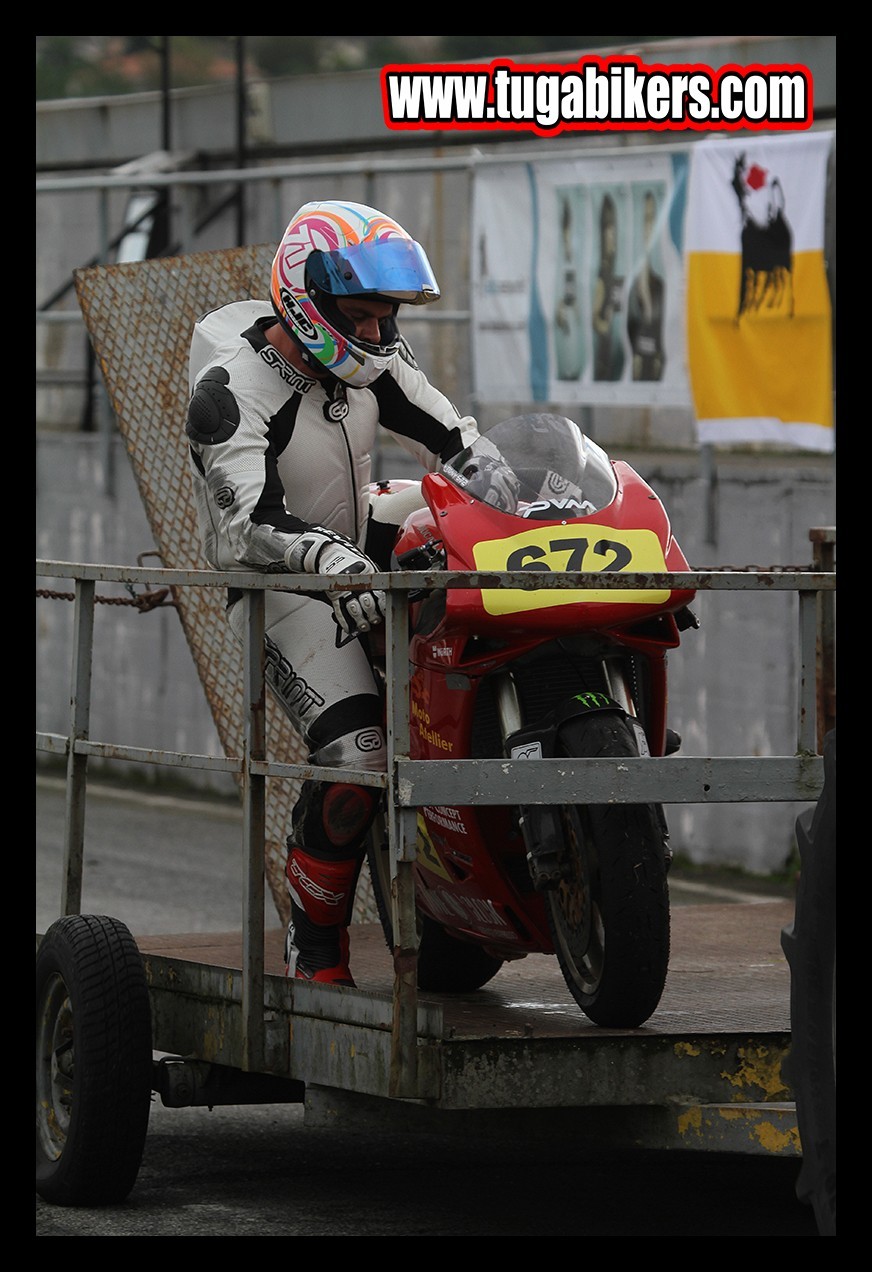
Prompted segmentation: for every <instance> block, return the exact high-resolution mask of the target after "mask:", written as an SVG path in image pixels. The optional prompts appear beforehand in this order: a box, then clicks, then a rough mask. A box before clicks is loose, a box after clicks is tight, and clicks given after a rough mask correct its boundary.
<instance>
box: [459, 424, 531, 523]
mask: <svg viewBox="0 0 872 1272" xmlns="http://www.w3.org/2000/svg"><path fill="white" fill-rule="evenodd" d="M461 476H462V477H465V478H466V480H467V483H468V485H469V489H470V491H471V492H472V493H473V494H474V495H475V496H476V497H477V498H478V499H480V500H481V501H482V503H486V504H489V505H490V506H491V507H492V508H497V509H499V511H500V512H514V511H515V509H516V508H517V506H518V493H519V491H520V487H521V483H520V482H519V480H518V477H517V475H516V473H515V472H514V470H513V469H512V468H511V467H510V466H509V465H508V464H507V463H506V461H505V460H504V459H503V457H502V455H501V454H500V452H499V451H498V450H497V448H496V446H494V444H493V442H491V441H490V440H489V439H487V438H481V439H480V440H479V441H478V442H477V443H476V446H475V453H474V454H473V455H472V457H471V459H469V460H468V461H467V463H465V464H464V465H463V468H462V469H461Z"/></svg>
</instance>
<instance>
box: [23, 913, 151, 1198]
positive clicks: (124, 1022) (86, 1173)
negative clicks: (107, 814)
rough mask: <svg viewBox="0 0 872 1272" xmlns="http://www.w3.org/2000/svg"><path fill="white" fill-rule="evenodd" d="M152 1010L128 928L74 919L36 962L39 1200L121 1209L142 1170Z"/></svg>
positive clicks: (51, 936) (56, 926)
mask: <svg viewBox="0 0 872 1272" xmlns="http://www.w3.org/2000/svg"><path fill="white" fill-rule="evenodd" d="M151 1090H152V1038H151V1007H150V1002H149V996H148V984H147V981H146V977H145V969H144V967H143V963H142V958H141V955H140V953H139V950H138V949H137V946H136V943H135V941H134V939H133V937H132V936H131V934H130V932H129V930H128V929H127V927H125V925H124V924H123V923H121V922H119V921H118V920H117V919H111V918H106V917H104V916H95V915H67V916H66V917H64V918H61V919H58V920H57V921H56V922H55V923H53V924H52V925H51V927H50V928H49V929H48V931H47V932H46V934H45V936H44V937H43V939H42V941H41V942H40V945H39V949H38V950H37V955H36V1191H37V1193H38V1194H39V1195H40V1197H42V1198H43V1199H44V1200H45V1201H49V1202H53V1203H54V1204H55V1205H59V1206H105V1205H111V1204H114V1203H117V1202H120V1201H123V1200H124V1198H125V1197H127V1195H128V1194H129V1193H130V1191H131V1189H132V1188H133V1185H134V1183H135V1182H136V1176H137V1174H138V1172H139V1167H140V1164H141V1162H142V1154H143V1150H144V1147H145V1136H146V1131H147V1129H148V1117H149V1111H150V1108H151Z"/></svg>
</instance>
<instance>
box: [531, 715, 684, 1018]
mask: <svg viewBox="0 0 872 1272" xmlns="http://www.w3.org/2000/svg"><path fill="white" fill-rule="evenodd" d="M559 747H560V753H561V754H563V755H565V756H568V757H579V758H580V757H608V756H615V757H616V758H617V757H621V756H637V755H638V754H639V751H638V745H637V742H636V738H635V735H634V733H633V731H632V727H631V725H630V724H629V723H628V721H627V720H626V719H625V717H623V716H620V715H618V714H617V713H606V712H592V713H591V714H589V715H583V716H578V717H575V718H573V719H572V720H569V721H567V722H566V724H565V725H564V726H563V728H562V729H561V731H560V737H559ZM556 811H557V814H558V816H559V818H560V824H561V827H562V830H563V861H562V866H563V872H562V874H563V877H562V880H561V882H560V883H559V885H558V886H557V887H556V888H554V889H552V890H550V891H548V892H546V893H545V898H546V902H547V906H546V908H547V912H548V921H549V926H550V929H551V935H552V939H553V942H554V950H555V953H556V955H557V960H558V962H559V964H560V968H561V971H562V972H563V976H564V979H565V981H566V984H567V986H568V988H569V991H570V993H571V994H572V996H573V998H574V999H575V1001H576V1002H577V1003H578V1005H579V1006H580V1007H581V1009H582V1011H583V1012H584V1013H585V1015H586V1016H588V1017H589V1018H590V1019H591V1020H592V1021H593V1022H594V1023H595V1024H598V1025H602V1026H604V1027H610V1028H618V1029H635V1028H638V1026H639V1025H641V1024H643V1023H644V1022H645V1021H646V1020H647V1019H648V1017H649V1016H651V1015H652V1013H653V1012H654V1011H655V1010H656V1008H657V1005H658V1004H659V1002H660V998H661V996H662V993H663V988H664V985H665V983H666V972H667V968H668V965H669V929H670V922H669V890H668V887H667V882H666V874H667V859H666V847H665V843H664V837H663V831H662V825H661V820H660V818H659V816H658V810H657V809H656V808H655V807H654V806H653V805H648V804H638V805H637V804H602V805H589V806H584V805H566V806H563V807H562V808H560V809H559V810H556Z"/></svg>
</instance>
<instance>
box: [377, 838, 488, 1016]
mask: <svg viewBox="0 0 872 1272" xmlns="http://www.w3.org/2000/svg"><path fill="white" fill-rule="evenodd" d="M367 861H368V863H369V873H370V877H371V880H372V892H373V897H374V898H375V903H376V908H377V910H378V916H379V921H380V923H381V926H382V931H383V933H384V937H385V942H386V943H387V947H388V949H389V950H390V951H391V953H393V949H394V924H393V917H392V910H391V875H390V856H389V850H388V843H387V832H386V830H385V827H384V824H383V822H382V820H381V819H379V820H378V821H376V823H375V825H374V826H373V829H372V832H371V833H370V840H369V848H368V850H367ZM418 938H419V945H418V988H419V989H423V990H424V992H425V993H428V994H471V993H473V992H474V991H475V990H477V989H481V987H482V986H483V985H486V984H487V983H488V981H490V980H493V978H494V976H496V974H497V972H498V971H499V970H500V968H501V967H502V965H503V960H502V959H499V958H494V957H493V955H491V954H488V952H487V950H485V949H483V948H482V947H481V946H480V945H475V944H473V943H472V942H471V941H462V940H459V939H458V938H457V937H454V936H451V935H450V934H449V933H448V932H446V930H445V928H443V927H442V925H441V924H439V923H436V922H435V921H434V920H433V919H431V918H430V917H429V916H428V915H426V914H421V913H420V912H419V913H418Z"/></svg>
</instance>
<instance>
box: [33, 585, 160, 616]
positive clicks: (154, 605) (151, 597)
mask: <svg viewBox="0 0 872 1272" xmlns="http://www.w3.org/2000/svg"><path fill="white" fill-rule="evenodd" d="M36 594H37V596H45V597H48V598H49V599H50V600H53V601H74V600H75V599H76V594H75V592H52V591H50V590H49V589H48V588H39V587H38V588H37V589H36ZM169 594H170V589H169V588H168V587H162V588H158V590H157V591H156V592H141V593H140V594H139V595H138V596H133V595H131V596H130V597H129V598H128V597H126V596H95V597H94V600H95V602H97V603H98V604H100V605H132V606H133V607H134V609H138V610H139V612H140V614H148V613H149V612H150V611H151V610H153V609H161V608H162V607H166V608H171V607H173V608H178V607H177V606H176V602H175V601H168V600H167V599H166V598H167V597H168V596H169Z"/></svg>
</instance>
